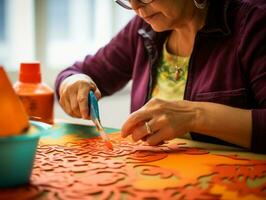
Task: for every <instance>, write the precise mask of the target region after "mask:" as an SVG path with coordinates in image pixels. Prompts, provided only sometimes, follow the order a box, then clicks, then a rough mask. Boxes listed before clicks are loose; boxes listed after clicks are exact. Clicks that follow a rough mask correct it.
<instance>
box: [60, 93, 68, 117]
mask: <svg viewBox="0 0 266 200" xmlns="http://www.w3.org/2000/svg"><path fill="white" fill-rule="evenodd" d="M59 103H60V105H61V107H62V108H63V110H64V111H65V113H67V114H68V115H71V106H70V102H69V101H68V98H67V97H66V94H64V93H63V94H62V96H61V98H60V100H59Z"/></svg>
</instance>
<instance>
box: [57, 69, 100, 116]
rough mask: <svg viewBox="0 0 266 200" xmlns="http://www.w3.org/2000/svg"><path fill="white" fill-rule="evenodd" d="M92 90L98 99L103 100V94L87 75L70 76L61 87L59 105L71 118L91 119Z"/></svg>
mask: <svg viewBox="0 0 266 200" xmlns="http://www.w3.org/2000/svg"><path fill="white" fill-rule="evenodd" d="M90 90H92V91H94V94H95V96H96V98H97V99H100V98H101V92H100V91H99V89H98V88H97V86H96V84H95V83H94V82H93V80H92V79H91V78H90V77H89V76H87V75H85V74H75V75H72V76H69V77H67V78H66V79H65V80H64V81H63V82H62V83H61V85H60V88H59V95H60V100H59V103H60V105H61V107H62V108H63V109H64V111H65V112H66V113H67V114H69V115H70V116H72V117H76V118H83V119H90V116H89V107H88V94H89V91H90Z"/></svg>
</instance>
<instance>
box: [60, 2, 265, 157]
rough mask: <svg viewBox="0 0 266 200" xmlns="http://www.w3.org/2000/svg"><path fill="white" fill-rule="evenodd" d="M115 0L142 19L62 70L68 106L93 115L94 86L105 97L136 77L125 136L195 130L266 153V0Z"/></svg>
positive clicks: (203, 137) (159, 138)
mask: <svg viewBox="0 0 266 200" xmlns="http://www.w3.org/2000/svg"><path fill="white" fill-rule="evenodd" d="M116 2H117V3H118V4H120V5H121V6H123V7H124V8H127V9H133V10H134V11H135V12H136V14H137V16H136V17H135V18H133V19H132V20H131V21H130V22H129V23H128V24H127V26H126V27H125V28H124V29H123V30H122V31H121V32H120V33H119V34H118V35H117V36H115V37H114V38H113V39H112V40H111V41H110V43H109V44H107V45H106V46H105V47H103V48H101V49H100V50H99V51H98V52H97V53H96V54H95V55H94V56H90V55H89V56H87V57H86V58H85V60H84V61H83V62H76V63H75V64H74V65H73V66H71V67H69V68H67V69H65V70H64V71H62V72H61V73H60V74H59V75H58V78H57V81H56V88H57V94H58V97H59V99H60V104H61V106H62V107H63V109H64V110H65V112H66V113H68V114H69V115H71V116H73V117H83V118H89V116H88V114H87V113H88V112H89V111H88V107H87V94H88V91H89V90H93V91H94V92H95V95H96V96H97V98H100V97H101V95H103V96H106V95H111V94H113V93H114V92H116V91H117V90H119V89H121V88H122V87H123V86H125V85H126V83H127V82H128V81H129V80H131V79H132V80H133V84H132V93H131V111H132V114H131V115H130V116H129V118H128V119H127V121H126V122H125V123H124V125H123V127H122V131H121V134H122V136H123V137H127V136H129V135H131V136H132V138H133V139H134V140H135V141H138V140H140V139H142V140H146V141H147V142H148V143H149V144H150V145H157V144H159V143H161V142H163V141H165V140H170V139H173V138H175V137H178V136H182V135H184V134H185V133H187V132H190V133H191V136H192V138H193V139H197V140H200V141H206V142H214V143H220V144H234V145H237V146H241V147H244V148H247V149H250V150H251V151H254V152H264V153H265V152H266V145H265V141H266V65H265V61H266V48H265V42H266V37H265V35H266V29H265V20H266V14H265V13H266V12H265V11H266V10H265V8H266V4H265V3H264V2H265V1H263V0H220V1H215V0H209V1H206V0H203V1H202V0H201V1H200V0H163V1H162V0H132V1H126V0H124V1H122V0H116ZM183 99H184V100H183Z"/></svg>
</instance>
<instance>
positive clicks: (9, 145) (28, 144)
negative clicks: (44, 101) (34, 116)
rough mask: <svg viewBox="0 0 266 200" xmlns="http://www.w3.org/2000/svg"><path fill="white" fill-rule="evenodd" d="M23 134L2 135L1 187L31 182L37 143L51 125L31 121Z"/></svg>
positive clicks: (0, 157) (0, 158)
mask: <svg viewBox="0 0 266 200" xmlns="http://www.w3.org/2000/svg"><path fill="white" fill-rule="evenodd" d="M30 124H31V126H30V128H29V129H28V130H27V132H25V133H24V134H22V135H17V136H8V137H0V188H7V187H14V186H18V185H23V184H27V183H29V180H30V176H31V172H32V168H33V164H34V158H35V154H36V149H37V145H38V142H39V139H40V137H41V136H42V135H44V134H45V133H46V132H47V129H48V128H49V127H50V125H47V124H45V123H41V122H36V121H31V122H30Z"/></svg>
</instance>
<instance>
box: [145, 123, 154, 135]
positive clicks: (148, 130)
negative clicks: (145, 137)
mask: <svg viewBox="0 0 266 200" xmlns="http://www.w3.org/2000/svg"><path fill="white" fill-rule="evenodd" d="M145 126H146V130H147V133H148V134H149V135H150V134H152V130H151V127H150V125H149V123H148V122H145Z"/></svg>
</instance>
